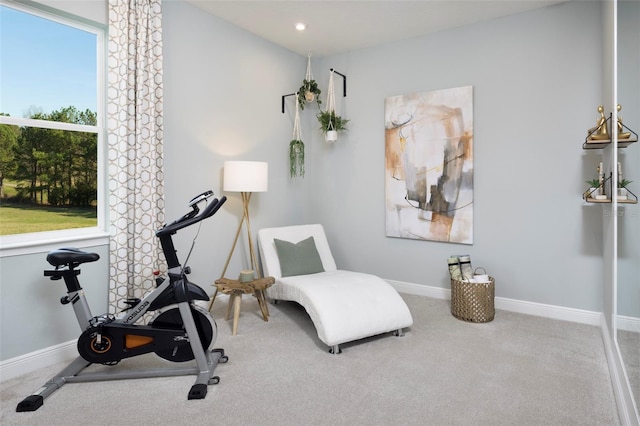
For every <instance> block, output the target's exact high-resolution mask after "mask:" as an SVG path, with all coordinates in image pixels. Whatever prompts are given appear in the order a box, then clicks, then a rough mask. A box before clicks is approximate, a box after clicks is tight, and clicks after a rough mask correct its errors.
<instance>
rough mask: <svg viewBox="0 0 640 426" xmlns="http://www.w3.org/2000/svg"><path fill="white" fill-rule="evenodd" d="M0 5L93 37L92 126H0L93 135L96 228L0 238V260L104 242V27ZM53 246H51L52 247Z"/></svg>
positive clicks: (8, 120) (30, 7) (29, 5)
mask: <svg viewBox="0 0 640 426" xmlns="http://www.w3.org/2000/svg"><path fill="white" fill-rule="evenodd" d="M0 5H2V6H5V7H9V8H12V9H14V10H17V11H20V12H23V13H28V14H31V15H34V16H37V17H40V18H43V19H47V20H49V21H53V22H57V23H59V24H62V25H67V26H70V27H73V28H76V29H78V30H82V31H85V32H89V33H91V34H94V35H95V36H96V90H97V93H96V118H97V121H96V126H86V125H79V124H73V123H62V122H55V121H47V120H36V119H29V118H22V117H7V116H0V124H9V125H17V126H21V127H36V128H45V129H57V130H68V131H80V132H89V133H95V134H97V138H98V144H97V151H98V152H97V159H98V160H97V162H98V170H97V177H96V178H97V182H98V188H97V194H96V195H97V226H95V227H87V228H75V229H64V230H56V231H44V232H34V233H25V234H14V235H3V236H0V258H2V257H6V256H15V255H19V254H28V253H34V252H40V251H43V250H49V249H51V248H57V246H56V244H59V243H64V242H74V244H76V243H77V244H76V245H77V246H82V247H87V246H92V245H93V246H95V245H102V244H105V243H108V237H109V234H108V223H107V220H106V219H107V217H108V198H107V176H106V170H107V164H106V161H107V154H106V150H107V146H106V142H107V136H106V123H107V117H106V111H107V109H106V91H107V87H106V60H107V26H106V25H104V24H100V23H97V22H95V21H91V20H88V19H86V18H82V17H80V16H77V15H73V14H71V13H68V12H64V11H62V10H59V9H54V8H52V7H47V6H45V5H41V4H37V3H34V2H31V1H28V2H27V1H25V2H22V1H10V0H0ZM54 246H55V247H54Z"/></svg>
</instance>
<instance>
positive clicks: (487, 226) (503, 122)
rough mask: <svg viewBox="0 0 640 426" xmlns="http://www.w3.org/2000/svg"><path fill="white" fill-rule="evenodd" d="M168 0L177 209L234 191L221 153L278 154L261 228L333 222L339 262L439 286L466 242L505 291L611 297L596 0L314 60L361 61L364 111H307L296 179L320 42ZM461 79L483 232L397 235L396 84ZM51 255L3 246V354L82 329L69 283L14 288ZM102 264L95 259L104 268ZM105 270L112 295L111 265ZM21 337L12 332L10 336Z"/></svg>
mask: <svg viewBox="0 0 640 426" xmlns="http://www.w3.org/2000/svg"><path fill="white" fill-rule="evenodd" d="M163 8H164V16H163V25H164V34H163V37H164V51H165V62H164V69H165V74H164V85H165V133H164V136H165V165H166V175H165V177H166V200H167V218H168V219H170V218H173V217H174V216H178V215H180V214H182V213H183V211H184V206H185V205H186V202H187V201H188V200H189V198H190V197H191V196H192V195H194V194H196V193H198V192H200V191H202V190H204V189H208V188H211V189H213V190H214V191H216V193H218V194H220V193H221V189H222V182H221V181H222V176H221V175H222V164H223V161H225V160H229V159H241V160H259V161H268V162H269V170H270V173H269V180H270V181H269V191H268V192H267V193H260V194H254V196H253V199H252V203H251V214H252V229H253V231H254V233H255V231H256V230H257V229H259V228H261V227H265V226H279V225H288V224H298V223H307V222H321V223H323V224H324V225H325V228H326V231H327V233H328V236H329V239H330V241H331V245H332V249H333V251H334V254H335V255H336V259H337V262H338V266H339V267H342V268H349V269H353V270H360V271H368V272H372V273H375V274H378V275H380V276H382V277H384V278H386V279H390V280H398V281H405V282H410V283H416V284H423V285H430V286H439V287H443V288H448V286H449V283H448V280H447V276H448V274H447V268H446V264H445V259H446V257H447V256H449V255H450V254H456V253H463V252H464V253H469V254H471V256H472V260H473V262H474V264H475V265H482V266H485V267H486V268H487V269H488V270H489V272H490V273H491V274H492V275H494V276H495V277H496V279H497V289H496V293H497V295H498V296H501V297H508V298H513V299H519V300H524V301H531V302H540V303H546V304H551V305H559V306H565V307H570V308H577V309H587V310H593V311H601V310H602V283H601V277H602V248H601V247H602V242H601V239H602V232H601V229H602V225H601V214H602V211H601V210H600V209H598V208H596V209H593V208H591V206H587V207H585V206H583V203H582V201H581V198H580V194H581V193H582V191H583V190H584V189H585V186H586V184H584V180H585V179H587V178H590V174H591V171H592V170H593V169H594V168H595V164H596V160H595V157H594V158H591V157H590V156H588V155H585V154H584V153H583V152H582V149H581V144H582V141H583V140H584V136H585V135H586V129H587V128H589V127H591V126H593V124H594V122H595V120H596V118H597V114H596V107H597V105H598V104H599V103H602V102H603V99H602V90H601V81H602V78H603V77H602V67H601V66H600V63H601V61H602V59H603V58H602V53H601V49H600V46H601V45H602V38H603V34H602V16H601V15H602V11H601V6H600V4H599V3H597V2H571V3H568V4H562V5H559V6H553V7H548V8H545V9H542V10H539V11H534V12H529V13H525V14H521V15H516V16H512V17H507V18H503V19H498V20H495V21H491V22H487V23H482V24H476V25H472V26H468V27H464V28H460V29H456V30H451V31H446V32H441V33H437V34H434V35H430V36H426V37H421V38H417V39H412V40H407V41H403V42H398V43H392V44H386V45H382V46H379V47H375V48H370V49H364V50H360V51H355V52H351V53H348V54H344V55H337V56H332V57H327V58H313V59H312V60H313V65H314V70H313V73H314V76H315V78H316V80H317V81H318V82H319V84H320V85H321V87H322V88H323V89H325V88H326V84H327V81H328V70H329V68H331V67H333V68H335V69H337V70H338V71H340V72H342V73H344V74H346V75H347V76H348V79H349V80H348V82H349V87H348V89H349V92H348V97H347V98H344V99H343V98H340V97H338V103H339V108H340V109H341V111H343V112H344V115H345V116H346V117H347V118H349V119H350V120H351V123H350V124H351V125H350V131H349V132H348V133H347V134H346V135H344V136H342V137H341V139H340V140H339V142H338V143H336V144H335V145H326V144H325V143H324V142H323V141H322V138H321V135H320V134H319V132H318V131H317V127H318V125H317V122H316V120H315V118H314V117H313V114H314V113H315V109H314V108H311V109H310V110H305V111H304V115H303V122H302V127H303V140H304V141H305V145H306V149H307V176H306V177H305V178H304V179H295V180H291V179H290V178H289V176H288V155H287V149H288V143H289V141H290V139H291V132H292V125H293V103H292V102H293V100H292V98H289V101H288V102H287V110H286V113H285V114H282V113H281V110H280V99H281V96H282V95H284V94H288V93H291V92H294V91H295V90H297V88H298V87H299V86H300V84H301V81H302V78H303V77H304V75H305V70H306V57H303V56H299V55H296V54H293V53H291V52H289V51H287V50H285V49H282V48H280V47H277V46H274V45H272V44H270V43H268V42H266V41H264V40H262V39H259V38H257V37H255V36H253V35H251V34H249V33H247V32H245V31H242V30H240V29H238V28H236V27H233V26H231V25H229V24H227V23H226V22H224V21H222V20H220V19H217V18H215V17H211V16H207V15H205V14H204V13H202V12H201V11H200V10H199V9H196V8H194V7H193V6H191V5H188V4H186V3H183V2H179V1H171V2H165V3H164V5H163ZM339 81H340V79H339V78H338V79H337V82H339ZM463 85H473V86H474V118H475V123H474V127H475V128H474V132H475V140H474V144H475V150H474V156H475V220H474V222H475V223H474V227H475V235H474V244H473V245H457V244H445V243H435V242H426V241H414V240H405V239H395V238H386V237H385V236H384V220H385V219H384V126H383V118H384V117H383V102H384V98H385V97H387V96H392V95H398V94H403V93H412V92H421V91H429V90H436V89H444V88H450V87H458V86H463ZM325 92H326V91H325ZM226 195H228V196H229V201H228V203H227V204H226V205H225V206H224V207H223V208H222V209H221V211H220V212H219V213H218V214H217V215H216V216H214V217H213V218H212V219H210V220H208V221H207V222H204V223H203V224H202V229H201V230H200V233H199V239H198V243H197V245H196V248H195V250H194V253H193V254H192V256H191V260H190V262H189V264H190V265H191V267H192V268H193V274H192V276H191V279H192V281H194V282H196V283H198V284H200V285H201V286H202V287H203V288H205V290H207V291H208V292H210V293H211V292H212V289H211V286H210V284H211V283H212V282H213V280H214V279H215V278H217V277H218V276H219V274H220V273H221V271H222V267H223V266H224V262H225V260H226V257H227V254H228V251H229V249H230V246H231V243H232V239H233V236H234V234H235V231H236V227H237V223H238V220H239V217H240V215H241V203H240V197H239V194H226ZM196 232H197V230H196V229H195V228H194V229H191V228H189V229H186V230H184V231H181V232H180V234H179V235H178V236H177V239H176V243H177V244H176V246H177V249H178V251H179V253H180V255H181V256H182V257H184V256H185V255H186V253H187V252H188V249H189V247H190V244H191V239H192V238H193V237H194V236H195V235H196ZM102 249H104V250H106V247H103V248H102ZM243 249H244V240H243V245H241V246H240V247H238V249H237V250H236V254H235V255H234V258H233V259H232V263H231V265H230V267H229V273H228V275H232V274H234V273H237V271H239V269H241V268H244V267H246V266H247V264H248V262H247V259H246V258H244V257H243V256H241V253H243V252H244V250H243ZM104 258H106V254H105V255H103V259H104ZM43 259H44V257H43V254H36V255H33V257H30V258H29V259H26V260H24V261H23V260H20V261H18V260H17V259H11V258H2V259H0V269H1V270H2V284H1V286H2V287H1V288H2V297H1V301H0V304H1V308H2V313H1V314H0V315H2V317H1V319H2V323H3V330H2V331H3V333H2V353H1V355H0V356H1V359H7V358H9V357H12V356H16V355H18V354H22V353H28V352H30V351H33V350H35V349H37V348H42V347H46V346H50V345H52V344H54V342H62V341H65V340H69V339H70V338H72V337H68V336H71V335H73V336H75V335H76V334H77V332H76V330H75V328H76V327H77V326H76V325H75V323H74V321H73V320H72V319H70V318H67V317H68V315H69V313H61V311H65V309H62V307H60V306H59V305H58V304H57V299H58V298H59V296H56V297H53V296H51V295H43V297H37V298H35V297H34V298H31V299H28V301H27V299H24V298H23V296H21V295H14V294H13V293H9V292H7V290H6V286H7V285H8V284H7V283H10V282H19V283H22V285H24V283H25V280H24V279H23V278H22V277H21V274H22V272H21V271H20V267H19V266H24V267H25V268H27V269H29V268H30V269H32V270H33V271H32V272H31V274H32V278H30V279H29V280H30V281H27V282H28V283H29V286H28V287H27V288H28V289H30V290H32V291H36V288H38V286H40V287H42V286H45V287H46V286H48V284H47V283H46V282H44V283H43V280H42V277H41V273H42V269H43V266H44V265H43ZM11 262H20V264H19V265H18V264H16V263H11ZM101 265H105V264H104V263H102V264H101ZM102 267H104V266H100V267H99V268H102ZM105 271H106V269H105ZM102 272H103V271H102V270H100V271H95V272H93V273H90V272H89V271H87V274H90V275H88V276H89V277H93V276H94V275H95V276H96V277H98V276H106V272H105V273H104V275H102ZM84 276H85V272H84V270H83V277H84ZM36 277H37V278H36ZM103 285H104V286H105V290H104V291H105V293H104V296H101V297H104V300H106V286H107V281H106V278H104V282H103ZM37 291H41V290H37ZM91 303H92V305H93V302H91ZM10 304H11V305H16V306H17V308H16V310H20V309H23V310H30V309H32V305H33V304H46V305H47V306H49V307H50V308H48V309H49V311H47V315H46V316H45V318H46V319H45V320H44V321H49V322H50V321H53V322H56V323H58V322H59V323H60V324H67V325H68V327H69V329H70V330H72V331H73V332H72V333H70V334H69V335H68V336H67V335H66V334H65V335H64V336H62V335H60V336H57V339H52V340H51V341H46V342H44V343H43V342H42V340H38V339H40V335H41V334H46V333H50V332H51V331H50V327H45V328H46V329H47V330H44V329H42V328H40V327H38V326H37V325H33V323H37V322H38V321H39V319H38V318H36V317H33V318H32V321H31V322H30V321H28V320H27V321H25V322H24V323H22V324H23V325H17V326H16V327H13V328H9V327H7V328H6V329H5V328H4V327H5V326H4V324H6V321H7V317H6V314H5V312H6V311H7V309H5V307H6V306H8V305H10ZM96 305H99V303H96V304H95V305H93V306H94V310H97V309H98V308H97V307H95V306H96ZM63 315H66V316H63ZM40 321H42V320H41V319H40ZM36 327H38V328H37V331H36V332H34V329H36ZM16 336H19V337H16ZM20 339H22V340H20ZM9 340H11V342H16V343H15V346H14V344H12V345H11V346H12V348H11V350H7V351H5V347H7V346H9V345H8V344H5V342H8V341H9ZM26 342H37V343H33V344H27V343H26Z"/></svg>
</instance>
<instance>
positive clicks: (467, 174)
mask: <svg viewBox="0 0 640 426" xmlns="http://www.w3.org/2000/svg"><path fill="white" fill-rule="evenodd" d="M384 113H385V201H386V235H387V236H389V237H399V238H410V239H417V240H429V241H443V242H450V243H461V244H473V87H472V86H465V87H457V88H453V89H444V90H436V91H431V92H422V93H413V94H409V95H398V96H390V97H388V98H386V99H385V102H384Z"/></svg>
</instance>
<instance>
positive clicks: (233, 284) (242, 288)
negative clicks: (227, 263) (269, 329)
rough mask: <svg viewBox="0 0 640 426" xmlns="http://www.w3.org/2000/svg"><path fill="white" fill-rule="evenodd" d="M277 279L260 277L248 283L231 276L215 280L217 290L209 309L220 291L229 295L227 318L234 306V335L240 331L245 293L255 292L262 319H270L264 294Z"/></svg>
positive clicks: (226, 318) (227, 318)
mask: <svg viewBox="0 0 640 426" xmlns="http://www.w3.org/2000/svg"><path fill="white" fill-rule="evenodd" d="M275 282H276V280H275V278H273V277H264V278H258V279H256V280H253V281H249V282H246V283H243V282H240V281H239V280H231V279H229V278H220V279H218V280H216V281H215V286H216V291H215V293H213V297H212V298H211V303H210V304H209V310H211V308H212V307H213V302H215V300H216V296H217V295H218V292H219V291H220V292H222V293H223V294H228V295H229V304H228V305H227V315H226V316H225V318H224V319H225V320H229V317H230V315H231V308H232V307H233V329H232V330H233V335H234V336H235V335H236V334H237V332H238V319H239V318H240V304H241V302H242V295H243V294H253V295H255V296H256V299H258V305H259V306H260V311H261V312H262V319H263V320H265V321H269V307H268V306H267V300H266V298H265V296H264V291H265V290H266V289H267V288H269V287H271V286H272V285H273V283H275Z"/></svg>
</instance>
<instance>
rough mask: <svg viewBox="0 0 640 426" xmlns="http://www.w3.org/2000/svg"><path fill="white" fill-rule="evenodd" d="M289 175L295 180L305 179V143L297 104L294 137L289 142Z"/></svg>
mask: <svg viewBox="0 0 640 426" xmlns="http://www.w3.org/2000/svg"><path fill="white" fill-rule="evenodd" d="M289 175H290V176H291V177H292V178H294V177H297V176H298V175H299V176H300V177H304V143H303V142H302V129H301V127H300V114H299V108H298V103H297V102H296V115H295V118H294V120H293V136H292V137H291V142H289Z"/></svg>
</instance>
